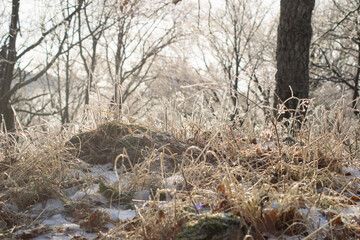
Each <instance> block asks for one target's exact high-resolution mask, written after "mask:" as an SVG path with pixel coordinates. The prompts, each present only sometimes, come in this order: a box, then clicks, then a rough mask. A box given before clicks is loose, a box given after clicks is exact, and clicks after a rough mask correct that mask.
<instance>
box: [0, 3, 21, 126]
mask: <svg viewBox="0 0 360 240" xmlns="http://www.w3.org/2000/svg"><path fill="white" fill-rule="evenodd" d="M19 7H20V1H19V0H13V1H12V11H11V22H10V29H9V36H8V39H9V44H8V46H6V42H5V44H4V46H3V47H2V54H1V56H0V68H1V71H0V73H1V75H0V98H2V97H4V96H5V94H6V93H7V92H8V91H9V90H10V88H11V82H12V80H13V72H14V67H15V63H16V60H17V59H16V37H17V33H18V28H17V26H18V22H19ZM0 114H1V115H3V117H0V123H1V122H2V120H3V119H4V120H5V124H6V128H7V129H8V130H11V129H13V128H14V126H15V120H14V114H13V112H12V109H11V106H10V97H6V98H3V99H2V100H1V101H0Z"/></svg>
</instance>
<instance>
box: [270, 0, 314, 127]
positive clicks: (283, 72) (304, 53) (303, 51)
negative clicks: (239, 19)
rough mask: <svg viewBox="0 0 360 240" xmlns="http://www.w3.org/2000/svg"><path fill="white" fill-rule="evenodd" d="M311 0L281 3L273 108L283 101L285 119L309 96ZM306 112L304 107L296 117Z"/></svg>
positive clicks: (280, 117)
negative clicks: (300, 101) (301, 100)
mask: <svg viewBox="0 0 360 240" xmlns="http://www.w3.org/2000/svg"><path fill="white" fill-rule="evenodd" d="M314 5H315V0H281V9H280V23H279V27H278V40H277V49H276V60H277V73H276V89H275V98H274V107H275V109H276V108H277V107H278V104H279V103H283V102H285V101H286V100H287V99H289V98H291V97H294V98H291V99H289V100H287V101H286V102H285V107H286V109H287V110H288V111H286V112H284V113H281V114H280V116H279V120H281V119H283V118H289V117H290V116H291V115H292V112H293V111H295V109H297V108H298V104H299V100H300V99H305V98H308V97H309V49H310V43H311V36H312V28H311V16H312V11H313V9H314ZM305 113H306V108H305V109H303V111H301V113H300V114H296V115H297V116H298V117H302V116H303V115H304V114H305Z"/></svg>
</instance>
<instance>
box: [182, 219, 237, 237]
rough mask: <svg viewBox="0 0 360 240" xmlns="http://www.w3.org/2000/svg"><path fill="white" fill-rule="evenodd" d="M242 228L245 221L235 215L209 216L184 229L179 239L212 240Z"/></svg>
mask: <svg viewBox="0 0 360 240" xmlns="http://www.w3.org/2000/svg"><path fill="white" fill-rule="evenodd" d="M242 226H244V224H243V221H242V220H241V219H240V218H238V217H236V216H233V215H220V214H217V215H208V216H205V217H203V218H200V219H199V220H198V221H196V222H193V223H190V224H187V225H186V226H185V227H183V228H182V230H181V231H180V232H179V233H178V235H177V239H179V240H180V239H197V240H210V239H213V237H214V236H216V235H219V234H222V233H224V232H226V231H227V230H230V229H234V228H236V229H240V228H241V227H242ZM235 231H236V230H235Z"/></svg>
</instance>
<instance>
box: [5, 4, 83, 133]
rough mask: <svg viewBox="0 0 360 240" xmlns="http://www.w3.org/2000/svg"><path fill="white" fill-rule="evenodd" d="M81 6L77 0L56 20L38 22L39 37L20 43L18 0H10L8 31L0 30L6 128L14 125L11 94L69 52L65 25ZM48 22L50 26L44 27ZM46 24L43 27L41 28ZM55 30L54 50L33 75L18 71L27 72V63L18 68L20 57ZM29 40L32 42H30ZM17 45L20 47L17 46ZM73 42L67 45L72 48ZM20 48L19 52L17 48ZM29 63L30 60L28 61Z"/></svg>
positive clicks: (29, 51) (37, 78)
mask: <svg viewBox="0 0 360 240" xmlns="http://www.w3.org/2000/svg"><path fill="white" fill-rule="evenodd" d="M82 8H83V0H79V1H78V3H77V4H75V5H74V6H72V7H71V9H70V10H69V12H68V13H67V14H66V15H65V16H64V18H62V19H60V20H59V21H57V22H56V23H53V22H52V21H53V20H52V19H50V20H49V21H48V22H42V23H41V27H37V29H38V30H40V31H41V32H39V37H38V38H37V39H32V38H28V39H27V40H26V41H24V39H22V40H23V42H21V45H20V44H19V41H18V36H19V32H20V31H21V29H20V17H21V16H20V11H19V9H20V1H19V0H13V1H12V3H11V14H10V22H9V31H8V32H5V33H0V34H1V36H0V45H1V51H0V114H1V115H2V118H0V122H1V123H4V122H3V121H5V124H6V128H7V129H8V130H11V129H13V128H14V127H15V119H14V114H13V110H12V97H13V96H14V95H15V93H16V92H17V91H18V90H19V89H21V88H23V87H25V86H27V85H29V84H31V83H33V82H35V81H37V80H39V79H40V78H41V77H42V76H43V75H44V74H45V73H46V72H47V71H48V70H49V69H50V67H51V66H52V65H53V64H54V62H55V61H56V60H57V59H58V58H59V56H60V55H61V54H63V53H64V52H66V51H69V48H66V47H65V42H66V40H67V38H68V37H69V32H68V29H67V28H66V26H68V25H69V23H70V22H71V21H72V20H73V18H74V16H75V14H76V13H77V12H78V11H81V9H82ZM49 25H51V26H50V27H48V26H49ZM45 26H46V27H45ZM37 29H31V30H30V31H37ZM55 31H58V32H59V34H61V37H60V41H59V44H58V45H56V46H55V50H54V49H53V50H52V54H51V58H50V59H49V60H48V61H46V63H44V64H39V65H38V66H36V67H34V68H35V69H36V74H34V75H32V76H31V77H29V76H28V74H22V73H24V72H25V68H26V69H27V70H28V72H31V70H30V69H28V68H29V64H26V65H25V67H21V66H20V65H19V64H20V63H21V60H22V59H25V58H26V57H29V55H31V54H32V53H34V52H35V49H36V48H37V47H39V46H40V45H41V44H42V43H43V42H44V41H45V39H47V38H48V37H49V36H50V35H51V34H52V33H54V32H55ZM32 40H33V41H32ZM19 45H20V46H19ZM73 46H74V45H71V46H68V47H70V48H72V47H73ZM19 50H20V51H19ZM30 62H31V60H30Z"/></svg>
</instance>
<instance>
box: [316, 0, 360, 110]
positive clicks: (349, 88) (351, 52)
mask: <svg viewBox="0 0 360 240" xmlns="http://www.w3.org/2000/svg"><path fill="white" fill-rule="evenodd" d="M321 10H322V11H321V12H320V10H319V18H318V19H319V20H318V21H321V22H319V23H318V24H317V25H318V29H317V32H318V34H317V35H318V36H317V37H316V40H315V41H314V42H313V44H312V53H311V56H312V61H311V66H312V68H311V77H312V79H311V81H312V84H313V85H314V86H321V85H322V84H323V83H325V82H331V83H335V84H336V85H337V86H338V92H339V93H345V94H347V93H351V100H352V108H353V110H354V113H355V114H356V115H360V111H359V107H358V105H357V102H358V98H359V90H360V89H359V88H360V86H359V79H360V67H359V66H360V3H359V1H358V0H342V1H338V0H332V1H331V2H328V3H327V4H326V5H324V6H323V8H322V9H321ZM321 13H322V14H321ZM324 13H326V14H324Z"/></svg>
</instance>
